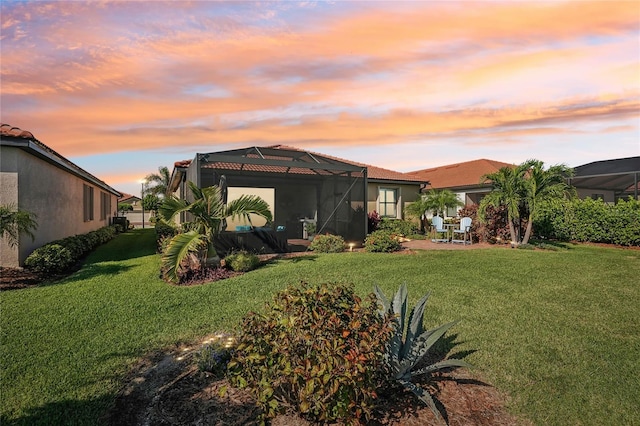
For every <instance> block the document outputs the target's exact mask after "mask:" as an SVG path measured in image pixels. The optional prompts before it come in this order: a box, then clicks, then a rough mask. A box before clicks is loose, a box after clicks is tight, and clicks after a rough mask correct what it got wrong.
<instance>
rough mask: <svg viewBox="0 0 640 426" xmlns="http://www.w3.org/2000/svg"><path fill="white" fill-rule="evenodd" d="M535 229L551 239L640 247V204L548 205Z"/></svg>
mask: <svg viewBox="0 0 640 426" xmlns="http://www.w3.org/2000/svg"><path fill="white" fill-rule="evenodd" d="M533 226H534V233H535V235H536V236H538V237H542V238H547V239H557V240H561V241H581V242H593V243H608V244H619V245H623V246H640V201H637V200H633V199H632V198H629V199H628V200H619V201H618V202H617V203H616V204H608V203H605V202H604V201H602V200H601V199H598V200H593V199H591V198H585V199H577V198H576V199H572V200H565V201H563V202H561V203H555V204H545V205H543V206H541V207H540V211H539V214H538V215H537V217H536V218H535V219H534V222H533Z"/></svg>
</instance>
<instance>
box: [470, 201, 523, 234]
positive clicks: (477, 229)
mask: <svg viewBox="0 0 640 426" xmlns="http://www.w3.org/2000/svg"><path fill="white" fill-rule="evenodd" d="M458 214H459V216H460V217H470V218H471V239H472V240H473V241H474V242H475V241H480V242H483V241H486V242H491V243H494V242H498V241H504V242H508V241H510V240H511V233H510V232H509V222H508V215H507V209H506V207H504V206H500V207H498V208H496V207H493V206H488V207H487V209H486V211H485V222H484V223H482V222H481V221H480V217H479V215H478V205H477V204H473V205H471V206H466V207H463V208H462V209H460V211H459V213H458ZM521 226H522V228H523V229H524V227H525V226H526V222H523V223H522V225H521Z"/></svg>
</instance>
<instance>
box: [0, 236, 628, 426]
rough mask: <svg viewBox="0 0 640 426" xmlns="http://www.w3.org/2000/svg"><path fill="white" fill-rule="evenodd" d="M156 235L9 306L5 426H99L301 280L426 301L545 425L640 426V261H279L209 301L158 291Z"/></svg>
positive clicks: (1, 313) (373, 257) (574, 253)
mask: <svg viewBox="0 0 640 426" xmlns="http://www.w3.org/2000/svg"><path fill="white" fill-rule="evenodd" d="M158 268H159V257H158V256H157V255H156V254H154V241H153V231H152V230H136V231H133V232H129V233H126V234H123V235H121V236H119V237H117V238H116V239H115V240H113V241H111V242H110V243H108V244H107V245H105V246H103V247H101V248H99V249H98V250H97V251H96V252H95V253H93V254H92V255H91V256H90V257H89V258H88V259H87V261H86V264H85V266H84V267H83V268H82V269H81V270H80V271H78V272H77V273H76V274H74V275H72V276H70V277H68V278H67V279H65V280H62V281H61V282H58V283H54V284H50V285H48V286H43V287H38V288H34V289H28V290H17V291H9V292H3V293H1V294H0V302H1V305H0V309H1V310H0V325H1V327H2V330H1V333H2V334H1V336H0V337H1V344H2V346H1V350H0V363H1V367H2V368H1V373H0V374H1V377H0V379H1V381H0V386H1V388H0V401H1V402H0V404H1V411H0V415H1V417H0V424H2V425H5V424H14V423H15V424H25V425H34V424H43V425H44V424H56V425H58V424H74V425H75V424H78V425H80V424H86V425H93V424H95V423H96V421H97V420H96V419H98V418H99V417H100V415H101V414H102V413H103V412H104V410H105V409H106V408H107V407H108V405H109V403H110V402H111V401H112V400H113V397H114V395H115V393H116V392H117V390H118V389H119V387H120V385H121V380H122V378H123V375H124V374H125V373H126V372H127V370H128V368H129V367H130V366H131V365H132V364H133V363H134V362H135V361H136V360H137V359H139V358H140V357H141V356H143V355H144V354H145V353H147V352H149V351H152V350H154V349H159V348H163V347H167V346H170V345H173V344H176V343H178V342H181V341H189V340H193V339H196V338H197V337H200V336H203V335H205V334H208V333H210V332H212V331H214V330H220V329H225V330H230V329H233V328H236V327H237V325H238V323H239V320H240V319H241V317H242V316H243V315H244V314H245V313H246V312H247V311H249V310H250V309H259V308H261V307H262V306H263V304H264V302H265V301H266V300H269V299H270V298H271V296H272V295H273V294H274V293H275V292H276V291H278V290H280V289H283V288H284V287H286V286H287V285H289V284H294V283H297V282H299V281H300V280H305V281H308V282H311V283H315V282H332V281H339V282H348V283H354V284H355V285H356V289H357V291H358V292H359V293H361V294H365V293H368V292H370V291H371V290H372V287H373V285H374V284H379V285H380V286H381V287H382V288H383V290H385V292H386V293H387V294H388V295H391V293H392V292H393V291H394V290H396V289H397V287H398V285H399V284H400V283H402V282H406V283H407V284H408V286H409V296H410V298H411V299H412V303H413V302H415V301H416V300H417V299H418V298H419V297H420V296H422V294H424V293H426V292H427V291H431V292H432V296H431V299H430V302H429V306H428V308H427V315H426V317H427V325H428V326H434V325H439V324H442V323H444V322H448V321H450V320H454V319H460V320H461V322H460V323H459V324H458V325H457V326H456V327H454V328H453V330H452V331H453V332H454V333H455V334H457V342H459V344H458V346H456V347H455V348H454V351H456V352H458V351H469V352H471V354H470V355H469V356H468V357H467V360H468V361H469V362H471V363H473V364H474V365H475V366H476V370H475V371H476V373H477V374H478V375H480V376H481V377H483V378H484V379H485V380H486V381H488V382H490V383H491V384H493V385H495V386H496V387H497V388H498V389H499V390H501V391H502V392H504V393H505V394H508V395H509V396H510V402H509V409H510V410H511V411H512V412H513V413H515V414H517V415H519V416H521V417H522V418H526V419H529V420H531V421H533V422H534V423H535V424H540V425H549V424H551V425H566V424H575V425H578V424H580V425H587V424H589V425H604V424H610V425H621V424H625V425H627V424H640V414H639V413H638V409H637V404H638V401H640V319H639V316H638V312H639V311H640V286H639V285H638V281H640V280H639V279H638V277H640V251H637V250H623V249H608V248H598V247H589V246H573V247H571V248H570V249H567V250H561V251H555V252H553V251H530V250H510V249H500V248H492V249H486V250H484V249H480V250H468V251H467V250H461V251H429V252H426V251H425V252H419V253H417V254H411V255H404V254H392V255H388V254H365V253H342V254H337V255H317V256H313V255H311V256H308V257H304V258H294V259H291V260H283V261H278V262H275V263H272V264H269V265H267V266H265V267H263V268H261V269H259V270H257V271H253V272H250V273H248V274H245V275H243V276H241V277H237V278H234V279H230V280H225V281H221V282H217V283H211V284H207V285H203V286H196V287H184V288H179V287H173V286H170V285H168V284H166V283H164V282H162V281H161V280H159V279H158Z"/></svg>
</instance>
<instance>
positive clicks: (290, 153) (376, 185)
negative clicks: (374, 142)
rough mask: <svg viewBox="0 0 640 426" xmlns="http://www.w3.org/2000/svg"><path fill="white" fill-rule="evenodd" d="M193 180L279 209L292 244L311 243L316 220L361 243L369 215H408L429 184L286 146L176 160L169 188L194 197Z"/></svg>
mask: <svg viewBox="0 0 640 426" xmlns="http://www.w3.org/2000/svg"><path fill="white" fill-rule="evenodd" d="M187 181H191V182H194V183H195V184H196V185H197V186H198V187H201V188H202V187H207V186H211V185H219V186H221V187H225V188H227V194H228V195H227V196H228V200H233V199H235V198H237V197H239V196H240V195H242V194H252V195H258V196H260V197H261V198H263V199H264V200H265V201H267V203H268V204H269V205H270V206H271V209H272V215H273V223H272V224H269V225H271V228H274V229H277V228H280V229H286V233H287V238H288V239H296V238H303V237H304V236H305V226H304V224H305V223H308V222H314V223H316V225H317V226H316V228H317V230H318V232H319V233H325V232H327V233H332V234H336V235H341V236H342V237H344V238H345V240H346V241H352V242H356V243H358V244H359V243H361V242H362V241H363V240H364V238H365V236H366V234H367V214H368V213H369V212H371V211H374V210H375V211H377V212H379V213H380V214H381V215H382V216H386V217H392V218H402V217H403V211H404V207H405V206H406V205H407V204H408V203H411V202H413V201H415V200H416V198H417V197H418V194H419V193H420V189H421V187H422V186H424V185H425V182H424V181H423V180H422V179H419V178H414V177H411V176H408V175H406V174H404V173H400V172H395V171H392V170H387V169H383V168H379V167H375V166H369V165H366V164H362V163H357V162H353V161H349V160H344V159H341V158H337V157H332V156H328V155H324V154H319V153H315V152H309V151H303V150H299V149H297V148H293V147H289V146H284V145H274V146H267V147H255V146H254V147H249V148H245V149H237V150H230V151H222V152H211V153H198V154H196V155H195V157H194V159H193V160H185V161H179V162H176V163H175V165H174V169H173V172H172V175H171V182H170V185H169V191H170V192H172V193H174V195H176V196H178V197H181V198H185V199H187V200H189V197H190V194H189V193H188V191H187V188H186V182H187ZM181 220H185V218H184V217H183V218H181ZM252 224H253V225H258V226H260V225H263V224H264V222H260V221H259V220H256V221H254V220H253V219H252ZM234 226H242V224H239V223H233V222H232V223H229V226H228V228H227V229H234Z"/></svg>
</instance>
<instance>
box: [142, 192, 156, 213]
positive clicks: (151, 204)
mask: <svg viewBox="0 0 640 426" xmlns="http://www.w3.org/2000/svg"><path fill="white" fill-rule="evenodd" d="M159 207H160V198H158V196H157V195H154V194H147V195H145V196H144V198H143V199H142V208H143V209H145V210H146V211H148V212H155V213H158V208H159Z"/></svg>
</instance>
